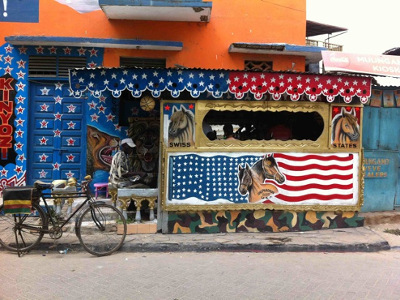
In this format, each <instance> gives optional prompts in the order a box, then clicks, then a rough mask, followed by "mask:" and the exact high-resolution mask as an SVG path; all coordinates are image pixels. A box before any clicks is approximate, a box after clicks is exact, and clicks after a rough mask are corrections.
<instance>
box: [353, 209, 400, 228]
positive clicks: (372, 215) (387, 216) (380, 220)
mask: <svg viewBox="0 0 400 300" xmlns="http://www.w3.org/2000/svg"><path fill="white" fill-rule="evenodd" d="M358 215H359V216H360V217H364V226H370V225H378V224H396V223H398V224H399V225H400V211H397V210H393V211H378V212H365V213H359V214H358Z"/></svg>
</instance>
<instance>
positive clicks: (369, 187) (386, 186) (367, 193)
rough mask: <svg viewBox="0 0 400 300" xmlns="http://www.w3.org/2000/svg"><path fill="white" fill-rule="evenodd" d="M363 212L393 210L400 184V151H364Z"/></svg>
mask: <svg viewBox="0 0 400 300" xmlns="http://www.w3.org/2000/svg"><path fill="white" fill-rule="evenodd" d="M364 166H365V167H366V172H365V173H366V174H365V189H364V205H363V207H362V209H361V211H363V212H370V211H386V210H393V208H394V202H395V197H396V187H397V185H398V170H399V156H398V151H380V150H373V151H369V150H365V151H364Z"/></svg>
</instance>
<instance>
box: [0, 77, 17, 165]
mask: <svg viewBox="0 0 400 300" xmlns="http://www.w3.org/2000/svg"><path fill="white" fill-rule="evenodd" d="M15 82H16V80H15V79H14V78H13V77H11V76H2V77H0V165H2V166H5V165H6V164H8V163H10V162H13V163H15V157H16V154H15V152H14V151H13V143H12V141H13V133H14V127H13V122H14V119H15V114H14V98H15V94H16V91H15V88H14V85H15Z"/></svg>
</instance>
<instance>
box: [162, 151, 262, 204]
mask: <svg viewBox="0 0 400 300" xmlns="http://www.w3.org/2000/svg"><path fill="white" fill-rule="evenodd" d="M262 157H263V155H262V154H260V155H241V156H237V157H235V156H234V155H232V156H228V155H216V156H203V155H197V154H181V155H171V156H170V157H169V168H170V170H173V171H172V172H171V173H172V174H170V178H169V180H170V182H169V190H168V195H169V197H168V198H169V199H175V200H185V199H188V198H195V199H198V200H202V201H210V202H211V201H216V200H226V201H229V202H232V203H247V196H242V195H240V194H239V192H238V184H239V179H238V176H237V174H238V166H239V164H242V165H243V166H244V164H245V163H248V164H249V165H253V164H254V163H255V162H257V161H258V160H260V159H261V158H262Z"/></svg>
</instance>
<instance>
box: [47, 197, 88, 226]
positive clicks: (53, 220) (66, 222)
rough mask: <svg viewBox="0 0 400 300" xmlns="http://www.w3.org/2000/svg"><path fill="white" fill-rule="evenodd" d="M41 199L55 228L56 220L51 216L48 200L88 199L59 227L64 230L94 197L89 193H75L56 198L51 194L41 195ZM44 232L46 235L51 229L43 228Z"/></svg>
mask: <svg viewBox="0 0 400 300" xmlns="http://www.w3.org/2000/svg"><path fill="white" fill-rule="evenodd" d="M40 197H41V198H42V200H43V203H44V205H45V208H46V211H45V214H46V215H47V216H48V218H49V220H50V221H51V224H52V225H53V226H56V220H55V218H54V217H53V216H52V215H51V213H50V206H49V205H48V203H47V201H46V200H49V199H56V198H57V199H64V198H65V199H68V198H76V199H77V198H82V197H86V199H85V201H83V202H82V203H81V204H80V205H79V206H78V208H77V209H76V210H75V211H73V212H72V213H71V214H70V215H69V216H68V218H67V219H66V220H65V221H64V222H63V223H62V224H61V225H59V227H60V228H63V227H64V226H65V225H66V224H68V222H69V221H70V220H71V219H72V218H73V217H74V216H75V215H76V214H77V213H78V212H79V211H81V209H82V208H83V207H84V206H85V205H86V204H87V203H88V202H89V203H90V202H91V200H92V197H91V195H90V194H88V192H73V193H66V194H57V195H56V196H54V195H53V194H51V193H43V192H42V193H41V195H40ZM43 232H44V233H50V229H49V228H43Z"/></svg>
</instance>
